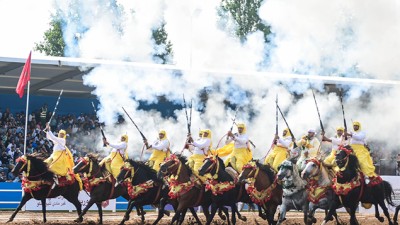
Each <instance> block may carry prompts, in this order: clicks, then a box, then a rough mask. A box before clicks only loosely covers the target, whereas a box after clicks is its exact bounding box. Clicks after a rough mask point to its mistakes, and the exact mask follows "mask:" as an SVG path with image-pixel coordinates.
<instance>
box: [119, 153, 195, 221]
mask: <svg viewBox="0 0 400 225" xmlns="http://www.w3.org/2000/svg"><path fill="white" fill-rule="evenodd" d="M117 183H119V184H121V183H123V184H124V185H127V187H128V194H129V197H130V199H129V203H128V209H127V211H126V213H125V216H124V218H123V220H122V221H121V223H120V225H122V224H124V223H125V221H127V220H129V214H130V212H131V211H132V208H133V207H134V206H136V207H138V206H140V207H142V206H144V205H156V204H158V205H159V207H158V209H159V211H158V217H157V219H156V220H155V221H154V222H153V224H157V223H158V221H160V219H161V218H162V216H163V215H164V214H166V215H169V213H168V212H167V211H165V209H164V206H165V205H166V201H167V198H166V196H168V188H163V180H162V179H160V178H158V177H157V172H156V171H155V170H153V169H152V168H150V167H149V166H148V165H147V164H145V163H144V162H139V161H134V160H131V159H128V160H125V163H124V165H123V166H122V168H121V172H120V173H119V175H118V177H117ZM191 212H192V214H193V215H194V217H195V218H196V220H197V222H200V219H199V218H198V217H197V214H196V212H195V211H194V209H193V208H192V209H191Z"/></svg>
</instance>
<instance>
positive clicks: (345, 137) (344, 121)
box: [339, 90, 347, 140]
mask: <svg viewBox="0 0 400 225" xmlns="http://www.w3.org/2000/svg"><path fill="white" fill-rule="evenodd" d="M339 94H340V96H339V97H340V104H341V105H342V113H343V124H344V130H345V133H347V123H346V117H345V116H344V107H343V96H342V90H340V93H339ZM344 139H345V140H347V135H345V136H344Z"/></svg>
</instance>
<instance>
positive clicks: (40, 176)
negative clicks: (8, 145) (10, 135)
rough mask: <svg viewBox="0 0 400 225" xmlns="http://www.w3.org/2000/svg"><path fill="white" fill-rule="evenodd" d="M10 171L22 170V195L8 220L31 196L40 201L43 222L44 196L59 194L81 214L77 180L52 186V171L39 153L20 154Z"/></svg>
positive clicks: (15, 173) (18, 172)
mask: <svg viewBox="0 0 400 225" xmlns="http://www.w3.org/2000/svg"><path fill="white" fill-rule="evenodd" d="M11 172H12V173H13V174H14V175H15V176H17V175H18V174H20V173H22V172H24V177H23V180H22V188H23V191H24V195H23V197H22V200H21V202H20V203H19V205H18V207H17V209H16V210H15V211H14V213H13V214H12V215H11V217H10V219H9V220H8V222H11V221H13V220H14V218H15V216H16V215H17V213H18V212H19V211H20V210H21V208H22V207H23V206H24V205H25V203H26V202H27V201H29V200H30V199H32V198H34V199H37V200H40V201H41V202H42V213H43V222H46V221H47V219H46V198H55V197H57V196H60V195H61V196H63V197H64V198H65V199H67V200H68V201H69V202H71V203H72V204H73V205H74V206H75V208H76V210H77V213H78V215H80V214H81V211H82V210H81V207H82V206H81V203H80V202H79V200H78V195H79V191H80V187H79V183H78V181H77V180H75V181H74V183H72V184H71V185H66V186H61V185H60V186H59V185H57V186H55V187H54V188H52V186H53V183H54V180H53V177H54V173H53V172H51V171H50V170H49V169H48V167H47V164H46V163H45V162H44V158H43V157H42V156H41V155H33V154H32V155H30V154H27V155H23V156H21V157H20V158H18V159H17V164H16V165H15V167H14V169H13V170H12V171H11ZM79 222H82V220H79Z"/></svg>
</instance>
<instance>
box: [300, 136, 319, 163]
mask: <svg viewBox="0 0 400 225" xmlns="http://www.w3.org/2000/svg"><path fill="white" fill-rule="evenodd" d="M297 146H299V147H301V148H302V149H303V150H302V153H301V156H300V158H299V160H298V161H297V163H296V164H297V166H298V168H299V169H300V170H302V169H303V166H305V164H304V162H305V161H306V160H308V159H311V158H315V157H316V156H317V152H318V149H319V147H320V142H319V140H318V139H317V138H316V137H315V130H314V129H309V130H308V134H307V135H305V136H303V137H302V138H301V140H300V141H298V143H297Z"/></svg>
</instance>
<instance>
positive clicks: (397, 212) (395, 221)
mask: <svg viewBox="0 0 400 225" xmlns="http://www.w3.org/2000/svg"><path fill="white" fill-rule="evenodd" d="M399 211H400V205H398V206H396V211H395V213H394V216H393V223H394V224H395V225H398V223H397V217H398V215H399Z"/></svg>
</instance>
